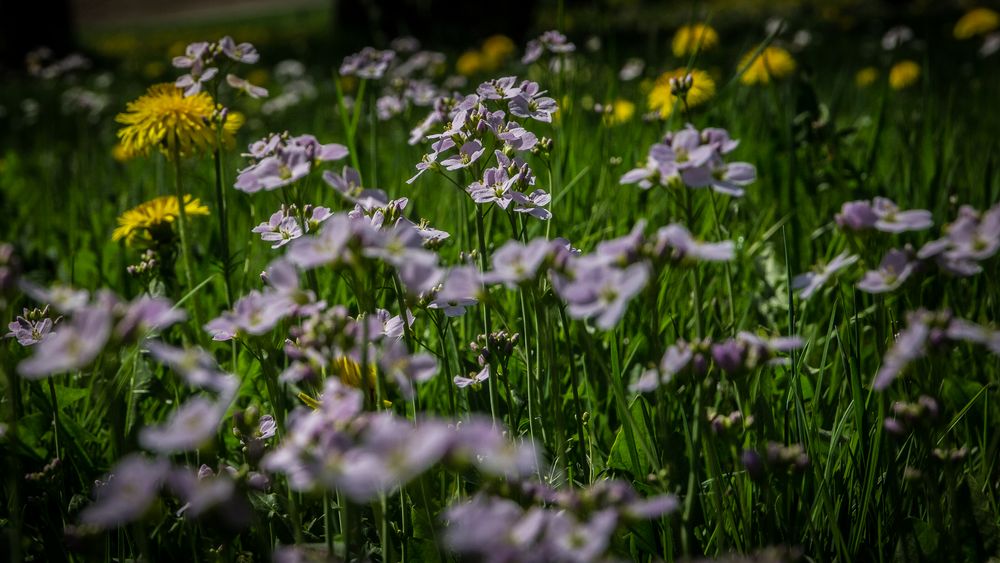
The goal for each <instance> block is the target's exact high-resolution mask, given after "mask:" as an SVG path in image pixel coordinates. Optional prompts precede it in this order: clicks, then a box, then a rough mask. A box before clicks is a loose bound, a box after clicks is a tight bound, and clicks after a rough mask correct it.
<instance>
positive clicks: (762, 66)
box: [739, 45, 795, 84]
mask: <svg viewBox="0 0 1000 563" xmlns="http://www.w3.org/2000/svg"><path fill="white" fill-rule="evenodd" d="M739 68H740V70H741V71H742V74H741V75H740V82H742V83H743V84H767V83H769V82H771V80H772V79H774V80H778V79H781V78H784V77H786V76H788V75H789V74H791V73H793V72H795V59H793V58H792V55H791V53H789V52H788V51H786V50H784V49H782V48H781V47H776V46H774V45H771V46H768V47H765V48H764V49H763V50H761V51H760V52H757V51H756V50H755V51H751V52H750V53H747V54H746V55H744V56H743V58H742V59H740V64H739Z"/></svg>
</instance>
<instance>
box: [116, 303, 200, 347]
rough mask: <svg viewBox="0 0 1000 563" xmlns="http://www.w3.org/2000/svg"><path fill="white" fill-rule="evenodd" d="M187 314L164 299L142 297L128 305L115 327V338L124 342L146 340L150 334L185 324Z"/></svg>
mask: <svg viewBox="0 0 1000 563" xmlns="http://www.w3.org/2000/svg"><path fill="white" fill-rule="evenodd" d="M186 319H187V313H186V312H185V311H184V310H183V309H179V308H177V307H175V306H174V304H173V303H172V302H171V301H170V300H168V299H165V298H163V297H149V296H146V295H144V296H142V297H139V298H137V299H136V300H135V301H133V302H132V303H130V304H129V305H128V308H127V309H126V310H125V312H124V314H123V315H122V319H121V320H120V321H118V324H117V325H116V326H115V336H117V337H118V338H120V339H122V340H131V339H133V338H136V337H140V338H144V337H146V336H148V335H149V333H151V332H153V331H157V330H162V329H164V328H167V327H169V326H171V325H174V324H176V323H179V322H183V321H184V320H186Z"/></svg>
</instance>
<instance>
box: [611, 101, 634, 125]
mask: <svg viewBox="0 0 1000 563" xmlns="http://www.w3.org/2000/svg"><path fill="white" fill-rule="evenodd" d="M608 105H610V106H611V108H610V109H611V111H610V112H608V113H606V114H605V115H604V124H605V125H621V124H622V123H627V122H628V121H629V120H631V119H632V116H634V115H635V104H634V103H632V102H631V101H629V100H626V99H624V98H618V99H617V100H615V101H614V102H612V103H611V104H608Z"/></svg>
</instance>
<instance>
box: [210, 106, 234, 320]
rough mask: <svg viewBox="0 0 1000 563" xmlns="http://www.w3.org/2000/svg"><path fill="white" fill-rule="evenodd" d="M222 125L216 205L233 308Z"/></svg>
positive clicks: (228, 298) (228, 295)
mask: <svg viewBox="0 0 1000 563" xmlns="http://www.w3.org/2000/svg"><path fill="white" fill-rule="evenodd" d="M221 129H222V125H221V124H220V125H219V127H218V130H217V131H218V132H217V134H216V137H217V144H216V149H215V152H213V153H212V160H213V161H214V164H215V205H216V206H217V207H218V208H219V209H218V216H219V242H220V244H222V281H223V282H224V283H225V286H226V306H227V307H230V308H231V307H232V306H233V286H232V282H231V281H230V279H229V277H230V273H231V272H230V266H231V264H230V260H231V257H230V254H229V211H228V209H229V207H228V205H227V203H226V191H225V190H224V189H223V187H222V185H223V179H222V152H221V149H220V148H219V147H221V145H222V131H221Z"/></svg>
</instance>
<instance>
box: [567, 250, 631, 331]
mask: <svg viewBox="0 0 1000 563" xmlns="http://www.w3.org/2000/svg"><path fill="white" fill-rule="evenodd" d="M648 280H649V266H648V265H647V264H645V263H643V262H640V263H636V264H632V265H631V266H629V267H627V268H625V269H618V268H613V267H610V266H605V265H603V264H601V265H596V266H585V267H582V268H578V269H577V270H576V272H575V277H574V279H572V280H571V281H569V282H568V283H567V284H565V285H563V286H562V287H560V288H559V290H558V292H559V295H560V297H562V298H563V300H564V301H566V304H567V312H568V313H569V315H570V316H571V317H573V318H575V319H588V318H593V317H596V318H597V320H596V321H595V324H596V325H597V327H598V328H600V329H602V330H610V329H611V328H613V327H614V326H615V325H616V324H617V323H618V321H619V320H621V318H622V316H624V314H625V309H626V308H627V307H628V302H629V301H631V300H632V298H633V297H635V296H636V295H638V294H639V292H640V291H642V290H643V288H645V287H646V283H647V281H648Z"/></svg>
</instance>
